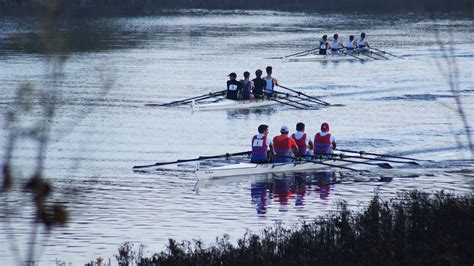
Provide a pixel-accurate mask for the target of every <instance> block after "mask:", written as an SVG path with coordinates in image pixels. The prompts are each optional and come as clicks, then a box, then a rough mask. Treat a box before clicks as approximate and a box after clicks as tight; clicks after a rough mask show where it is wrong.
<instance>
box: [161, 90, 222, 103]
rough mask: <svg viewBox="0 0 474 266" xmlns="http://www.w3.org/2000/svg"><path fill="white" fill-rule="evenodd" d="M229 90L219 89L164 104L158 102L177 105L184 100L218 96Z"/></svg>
mask: <svg viewBox="0 0 474 266" xmlns="http://www.w3.org/2000/svg"><path fill="white" fill-rule="evenodd" d="M226 91H227V90H223V91H217V92H210V93H206V94H203V95H200V96H195V97H191V98H187V99H184V100H179V101H173V102H169V103H163V104H158V106H168V105H175V104H181V103H183V102H190V101H192V100H197V99H199V98H204V97H209V98H210V97H214V96H218V95H220V94H223V93H225V92H226Z"/></svg>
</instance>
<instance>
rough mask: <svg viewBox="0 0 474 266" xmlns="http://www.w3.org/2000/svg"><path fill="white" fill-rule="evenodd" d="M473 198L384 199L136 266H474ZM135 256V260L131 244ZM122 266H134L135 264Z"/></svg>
mask: <svg viewBox="0 0 474 266" xmlns="http://www.w3.org/2000/svg"><path fill="white" fill-rule="evenodd" d="M473 223H474V198H473V195H472V194H471V195H465V196H455V195H451V194H446V193H444V192H443V191H441V192H438V193H435V194H433V195H430V194H428V193H424V192H421V191H411V192H405V193H402V194H399V195H398V196H397V198H395V199H393V200H390V201H384V200H382V199H380V198H379V197H378V196H377V195H375V196H374V198H373V199H372V200H371V202H370V203H369V205H368V207H367V208H366V209H365V210H363V211H361V212H357V213H356V212H353V211H350V210H349V209H348V208H347V204H346V203H345V202H340V204H339V207H338V210H337V211H335V212H334V213H331V214H328V215H327V216H325V217H323V218H321V219H318V220H315V221H314V222H311V223H302V224H301V225H300V226H296V227H293V228H284V227H282V226H279V225H278V226H276V227H274V228H267V229H265V230H263V231H262V232H261V233H260V234H252V233H250V232H247V233H246V234H245V235H244V236H243V237H242V238H240V239H238V240H237V244H236V245H233V244H232V243H231V242H230V241H229V236H227V235H224V236H223V237H222V238H218V239H217V240H216V243H214V244H213V245H210V246H209V247H205V246H204V244H203V243H202V242H201V241H199V240H194V241H193V242H189V241H184V242H181V243H177V242H176V241H175V240H173V239H170V240H169V243H168V247H167V250H166V251H162V252H160V253H155V254H153V255H152V256H150V257H146V258H145V257H140V256H139V257H137V258H135V263H136V265H470V264H472V262H473V261H474V251H473V250H472V246H471V244H472V242H473V240H474V229H473V226H472V225H473ZM124 245H125V246H127V248H126V249H122V251H124V250H126V251H127V252H128V254H122V253H120V257H121V258H131V257H133V254H132V253H133V251H132V250H131V249H130V246H129V244H124ZM117 259H118V261H119V264H120V265H132V264H133V263H132V262H131V260H130V259H128V260H119V258H118V257H117ZM124 261H127V262H128V263H125V264H122V263H120V262H124Z"/></svg>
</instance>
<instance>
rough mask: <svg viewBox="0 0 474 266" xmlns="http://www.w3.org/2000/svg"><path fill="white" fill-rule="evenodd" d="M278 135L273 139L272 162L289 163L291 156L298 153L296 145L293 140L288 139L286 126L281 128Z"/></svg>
mask: <svg viewBox="0 0 474 266" xmlns="http://www.w3.org/2000/svg"><path fill="white" fill-rule="evenodd" d="M280 133H281V135H280V136H276V137H274V138H273V149H274V156H273V161H272V162H274V163H281V162H291V154H297V153H298V145H297V144H296V142H295V140H294V139H292V138H290V137H288V133H289V130H288V127H287V126H282V127H281V129H280Z"/></svg>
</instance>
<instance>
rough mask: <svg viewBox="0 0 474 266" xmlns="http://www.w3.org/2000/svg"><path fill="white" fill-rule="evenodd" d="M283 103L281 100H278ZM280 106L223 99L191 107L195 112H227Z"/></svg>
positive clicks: (271, 102) (268, 102)
mask: <svg viewBox="0 0 474 266" xmlns="http://www.w3.org/2000/svg"><path fill="white" fill-rule="evenodd" d="M278 100H279V101H281V99H278ZM275 104H279V103H278V102H276V101H272V100H244V101H234V100H230V99H222V100H220V101H218V102H215V103H203V104H196V103H193V104H192V105H191V107H192V108H193V110H194V111H208V110H226V109H250V108H258V107H266V106H271V105H275Z"/></svg>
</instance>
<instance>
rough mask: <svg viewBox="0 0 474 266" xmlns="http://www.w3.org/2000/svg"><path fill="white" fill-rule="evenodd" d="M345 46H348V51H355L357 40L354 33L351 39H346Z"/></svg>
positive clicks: (349, 52) (350, 52)
mask: <svg viewBox="0 0 474 266" xmlns="http://www.w3.org/2000/svg"><path fill="white" fill-rule="evenodd" d="M344 47H346V53H348V54H352V53H353V52H354V49H355V48H356V47H357V42H356V41H355V40H354V35H350V36H349V40H348V41H346V43H345V44H344Z"/></svg>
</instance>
